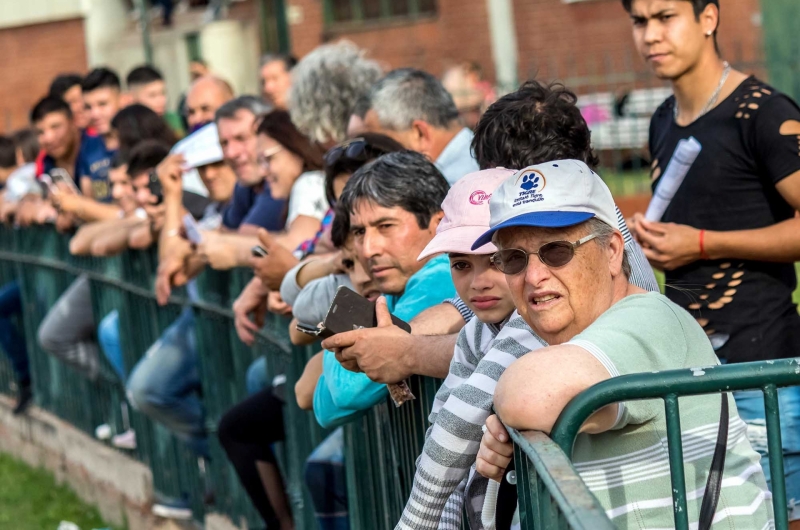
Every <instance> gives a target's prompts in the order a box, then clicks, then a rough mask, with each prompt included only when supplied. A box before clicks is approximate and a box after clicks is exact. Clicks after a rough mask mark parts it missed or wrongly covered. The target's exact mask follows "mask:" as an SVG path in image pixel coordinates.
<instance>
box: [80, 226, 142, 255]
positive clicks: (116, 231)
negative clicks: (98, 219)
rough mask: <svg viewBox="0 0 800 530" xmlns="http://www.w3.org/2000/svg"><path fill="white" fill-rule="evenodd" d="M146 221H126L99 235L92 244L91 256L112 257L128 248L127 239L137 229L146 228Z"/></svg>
mask: <svg viewBox="0 0 800 530" xmlns="http://www.w3.org/2000/svg"><path fill="white" fill-rule="evenodd" d="M146 225H147V221H146V220H144V219H139V218H130V219H126V220H125V222H124V223H120V224H119V225H112V228H111V229H110V230H108V231H106V232H104V233H102V234H99V235H98V236H97V237H96V238H95V240H94V241H93V242H92V249H91V253H92V256H114V255H116V254H119V253H120V252H122V251H123V250H125V249H126V248H128V237H129V235H130V233H131V231H133V230H135V229H136V228H137V227H140V226H146Z"/></svg>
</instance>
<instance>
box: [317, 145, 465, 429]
mask: <svg viewBox="0 0 800 530" xmlns="http://www.w3.org/2000/svg"><path fill="white" fill-rule="evenodd" d="M447 190H448V185H447V181H446V180H444V177H443V176H442V174H441V173H440V172H439V170H438V169H436V167H435V166H434V165H433V164H432V163H431V162H429V161H428V160H427V158H426V157H425V156H424V155H421V154H419V153H415V152H413V151H400V152H397V153H389V154H387V155H383V156H382V157H380V158H378V159H377V160H375V161H373V162H370V163H369V164H367V165H366V166H364V167H362V168H361V169H359V170H358V171H357V172H356V173H355V174H354V175H353V176H352V177H351V178H350V180H349V181H348V182H347V184H346V185H345V187H344V191H342V195H341V197H340V198H339V203H338V204H337V212H340V214H341V215H349V218H350V232H351V233H352V234H353V235H354V236H355V248H356V253H357V255H358V258H359V260H361V262H362V263H363V264H364V265H365V267H367V269H368V272H369V273H370V275H371V276H372V277H373V278H374V279H375V282H376V283H377V284H378V288H379V289H380V290H381V293H383V294H384V295H386V298H385V299H383V298H381V299H379V300H378V302H377V303H378V304H386V307H387V308H388V310H389V311H390V312H391V313H392V314H394V315H395V316H397V317H398V318H400V319H401V320H405V321H406V322H408V321H410V320H411V319H412V318H414V317H415V316H416V315H417V314H419V313H420V312H422V311H424V310H425V309H427V308H429V307H432V306H435V305H438V304H441V303H442V302H443V301H444V300H446V299H448V298H450V297H452V296H454V295H455V287H454V286H453V281H452V279H451V277H450V262H449V260H448V259H447V257H446V256H437V257H433V258H430V259H427V260H423V261H418V260H417V257H418V256H419V253H420V252H422V249H424V248H425V246H426V245H427V244H428V242H429V241H430V240H431V239H432V238H433V236H434V234H435V231H436V226H437V225H438V224H439V221H441V219H442V216H443V212H442V210H441V204H442V201H444V198H445V196H446V195H447ZM359 331H369V330H356V331H352V332H348V333H344V334H340V335H348V337H340V335H334V336H333V337H331V338H329V339H327V340H325V341H324V342H323V344H322V346H323V348H325V349H326V350H327V351H326V352H325V353H324V354H323V361H322V366H323V369H322V375H321V376H320V379H319V382H318V383H317V388H316V391H315V393H314V415H315V416H316V418H317V421H318V422H319V424H320V425H322V426H323V427H332V426H336V425H342V424H344V423H347V422H349V421H352V420H354V419H355V418H356V417H357V416H358V415H360V414H361V412H363V411H365V410H368V409H370V408H371V407H372V406H374V405H376V404H378V403H380V402H382V401H385V400H386V398H387V397H388V390H387V387H386V385H383V384H380V383H375V382H374V381H371V380H370V379H369V378H368V377H367V376H366V375H365V374H363V373H354V372H351V371H349V370H347V369H346V368H344V367H343V366H342V365H341V364H340V363H339V361H338V359H337V357H338V353H337V350H338V349H339V348H340V347H341V345H342V344H343V343H346V342H349V341H350V340H352V337H353V334H355V336H356V337H357V336H358V332H359ZM397 333H399V334H402V335H405V334H406V332H405V331H402V330H399V329H398V330H397ZM340 339H342V341H340Z"/></svg>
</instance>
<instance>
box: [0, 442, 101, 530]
mask: <svg viewBox="0 0 800 530" xmlns="http://www.w3.org/2000/svg"><path fill="white" fill-rule="evenodd" d="M61 521H71V522H73V523H75V524H77V525H78V527H79V528H80V529H81V530H92V529H95V528H107V527H108V528H110V527H109V525H108V524H106V523H104V522H103V520H102V519H101V518H100V514H99V513H98V512H97V510H96V509H95V508H92V507H90V506H87V505H86V504H84V503H83V502H82V501H81V500H80V499H79V498H78V496H77V495H75V493H73V492H72V490H70V489H69V488H68V487H67V486H62V485H56V481H55V479H54V478H53V475H51V474H50V473H49V472H47V471H45V470H43V469H33V468H31V467H29V466H28V465H27V464H24V463H22V462H20V461H18V460H14V459H13V458H11V457H9V456H8V455H4V454H0V528H8V529H11V528H13V529H14V530H56V529H57V528H58V524H59V523H60V522H61Z"/></svg>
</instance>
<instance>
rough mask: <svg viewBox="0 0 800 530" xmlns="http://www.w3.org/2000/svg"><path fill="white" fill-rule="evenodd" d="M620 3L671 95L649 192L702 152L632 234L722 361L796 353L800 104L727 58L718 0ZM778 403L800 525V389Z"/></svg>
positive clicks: (753, 411)
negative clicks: (689, 142)
mask: <svg viewBox="0 0 800 530" xmlns="http://www.w3.org/2000/svg"><path fill="white" fill-rule="evenodd" d="M622 3H623V6H624V7H625V9H626V10H627V11H628V12H629V13H630V15H631V19H632V21H633V36H634V41H635V44H636V46H637V48H638V50H639V52H640V53H641V55H642V56H643V57H644V59H645V60H646V61H647V63H648V65H649V66H650V67H651V68H652V69H653V71H654V72H655V74H656V75H657V76H658V77H659V78H661V79H666V80H669V81H670V83H671V84H672V88H673V91H674V96H672V97H670V98H669V99H667V100H666V101H665V102H664V103H663V104H662V105H661V106H660V107H659V108H658V110H657V111H656V112H655V114H654V115H653V118H652V122H651V124H650V152H651V156H652V180H653V187H654V189H655V188H656V187H657V186H658V185H659V179H660V177H661V176H662V175H663V174H664V171H665V170H666V167H667V165H668V164H669V161H670V159H671V158H672V156H673V153H674V152H675V148H676V146H677V144H678V142H679V141H680V140H682V139H687V138H689V137H694V138H695V139H697V141H699V142H700V144H701V145H702V150H701V151H700V154H699V156H698V158H697V160H696V161H695V162H694V164H693V165H692V166H691V168H690V169H689V172H688V173H687V175H686V178H685V179H684V181H683V183H682V185H681V186H680V188H679V189H678V191H677V193H676V194H675V196H674V198H673V199H672V202H671V203H670V205H669V207H668V208H667V209H666V211H665V212H664V215H663V217H662V218H661V222H649V221H647V220H646V219H644V217H643V216H642V215H641V214H637V215H636V216H635V217H634V223H632V231H633V232H634V233H635V235H636V237H637V238H638V240H639V241H640V242H641V243H642V246H643V247H644V251H645V254H646V255H647V257H648V259H649V260H650V263H651V264H652V265H653V266H655V267H657V268H659V269H662V270H664V271H665V274H666V282H667V285H668V288H667V292H666V294H667V296H669V298H670V299H672V301H674V302H676V303H677V304H679V305H681V306H682V307H684V308H686V309H687V310H689V311H690V312H692V314H693V315H694V316H695V318H696V319H697V320H698V322H699V323H700V324H701V325H702V326H703V328H704V329H705V331H706V333H707V335H708V336H709V338H710V339H711V342H712V344H713V346H714V347H715V349H716V352H717V355H718V356H719V357H720V359H721V360H722V361H723V362H746V361H757V360H766V359H777V358H783V357H794V356H797V355H800V316H798V312H797V306H796V305H795V304H794V303H793V302H792V291H793V290H794V289H795V287H796V284H797V279H796V275H795V270H794V265H793V263H794V262H795V261H800V218H798V217H796V215H795V212H796V211H797V210H798V209H800V108H798V106H797V104H796V103H795V102H794V101H792V100H791V99H790V98H789V97H787V96H786V95H784V94H781V93H780V92H778V91H777V90H775V89H774V88H772V87H770V86H768V85H766V84H765V83H763V82H762V81H760V80H758V79H756V78H755V77H752V76H747V75H746V74H744V73H742V72H738V71H736V70H734V69H733V68H731V66H730V65H729V64H728V63H727V62H725V61H724V60H723V59H722V58H721V56H720V52H719V49H718V47H717V42H716V34H717V28H718V24H719V21H720V11H719V2H718V0H623V2H622ZM736 398H737V399H736V401H737V406H738V408H739V411H740V413H741V416H742V418H743V419H745V420H746V421H748V423H750V424H751V427H750V428H749V429H748V435H751V443H753V447H754V448H756V449H758V450H759V451H761V452H762V454H765V452H766V429H765V428H764V407H763V398H762V397H761V393H760V392H755V393H749V392H743V393H738V395H736ZM780 398H781V430H782V434H783V447H784V455H785V467H786V481H787V495H788V498H789V503H790V506H789V509H790V517H789V518H790V520H795V522H794V524H795V525H798V528H800V507H798V509H797V512H796V513H792V512H793V511H794V504H795V501H797V502H800V389H798V387H794V388H787V389H783V390H782V391H781V393H780ZM752 435H756V436H755V437H753V436H752ZM766 462H767V460H766V459H764V461H762V464H763V465H764V471H765V472H766V473H767V476H769V468H768V466H767V465H766ZM792 528H794V526H792Z"/></svg>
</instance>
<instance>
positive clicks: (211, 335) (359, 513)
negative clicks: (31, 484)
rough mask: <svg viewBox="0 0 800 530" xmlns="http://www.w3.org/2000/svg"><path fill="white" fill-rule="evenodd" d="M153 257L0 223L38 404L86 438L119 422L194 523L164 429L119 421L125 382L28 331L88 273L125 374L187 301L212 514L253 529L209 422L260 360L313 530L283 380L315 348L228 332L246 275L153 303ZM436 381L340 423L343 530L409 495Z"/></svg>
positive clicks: (182, 461) (380, 515)
mask: <svg viewBox="0 0 800 530" xmlns="http://www.w3.org/2000/svg"><path fill="white" fill-rule="evenodd" d="M156 268H157V260H156V256H155V254H154V252H142V251H128V252H125V253H123V254H121V255H119V256H115V257H111V258H87V257H76V256H71V255H70V254H69V238H68V237H67V236H65V235H61V234H58V233H56V232H55V231H54V230H53V229H52V228H48V227H39V228H27V229H24V230H14V229H10V228H6V227H0V285H4V284H5V283H7V282H10V281H18V282H19V283H20V286H21V290H22V293H23V318H22V324H23V327H24V330H25V335H26V342H27V346H28V352H29V356H30V358H31V371H32V376H33V382H34V391H35V394H36V403H37V405H39V406H40V407H42V408H44V409H46V410H48V411H49V412H51V413H53V414H55V415H57V416H59V417H60V418H62V419H64V420H66V421H68V422H70V423H71V424H73V425H75V426H76V427H78V428H80V429H82V430H84V431H86V432H87V433H90V434H93V432H94V429H95V427H96V426H97V425H100V424H102V423H109V424H110V425H111V426H112V428H113V430H114V431H115V432H122V431H123V430H124V429H125V428H127V427H128V426H129V425H128V423H129V424H130V426H131V427H133V429H134V430H135V431H136V436H137V444H138V448H137V450H136V451H135V452H134V453H133V456H134V457H135V458H137V459H139V460H141V461H142V462H144V463H145V464H147V465H149V466H150V468H151V469H152V471H153V482H154V487H155V489H156V490H158V491H159V492H160V493H164V494H167V495H170V496H178V495H181V494H183V493H187V494H189V496H190V501H191V503H192V507H193V510H194V513H195V517H196V518H197V519H198V520H202V517H203V514H204V510H205V508H204V505H203V491H204V483H203V480H202V478H201V475H200V473H199V471H198V465H197V460H196V458H195V457H194V456H193V454H192V453H191V452H190V451H189V450H188V448H187V447H186V446H185V445H184V444H183V443H182V442H180V441H179V440H177V439H176V438H175V437H174V436H173V435H172V434H171V433H170V432H169V431H167V429H165V428H164V427H162V426H160V425H158V424H156V423H154V422H152V421H150V420H149V419H148V418H147V417H145V416H144V415H142V414H138V413H136V411H133V410H131V411H130V420H129V422H128V421H127V418H126V417H125V414H124V413H123V404H124V403H125V401H126V400H125V393H124V386H123V384H122V382H121V381H119V379H118V378H117V377H116V375H114V372H113V370H112V369H111V367H110V365H109V364H108V363H107V362H106V360H105V358H104V357H103V356H102V355H101V363H102V366H101V376H100V377H99V379H98V380H97V381H95V382H89V381H87V380H85V379H84V378H82V377H76V376H75V372H73V371H71V370H70V368H68V367H66V366H64V365H63V364H62V363H61V362H60V361H58V360H57V359H54V358H53V357H51V356H50V355H48V354H47V353H45V352H44V351H43V350H42V349H41V348H40V347H39V345H38V343H37V341H36V332H37V329H38V327H39V324H40V323H41V321H42V320H43V319H44V317H45V315H46V314H47V311H48V309H49V308H50V307H52V306H53V304H55V302H56V300H58V298H59V296H61V294H62V293H63V292H64V291H65V290H66V289H67V287H68V286H69V285H70V284H71V283H72V281H74V279H75V278H76V277H77V276H79V275H85V276H87V277H88V278H89V279H90V284H91V289H92V308H91V310H92V311H93V313H94V317H95V323H96V324H99V322H100V320H101V319H102V318H103V317H104V316H105V315H107V314H108V313H109V312H111V311H112V310H117V311H118V312H119V321H120V339H121V344H122V347H123V356H124V361H125V367H126V370H127V371H128V373H130V371H131V370H132V368H133V367H134V366H135V364H136V362H137V361H138V360H139V359H140V358H141V357H142V355H143V354H144V353H145V352H146V351H147V349H148V348H149V347H150V346H151V345H152V344H153V342H155V340H156V339H157V338H158V337H159V336H160V335H161V333H162V332H163V331H164V330H165V329H166V328H167V327H168V326H169V325H170V324H171V323H172V322H173V321H174V320H175V319H176V318H177V316H178V315H179V314H180V311H181V310H182V309H183V307H185V306H186V305H189V306H191V307H192V310H193V312H194V315H195V322H196V326H195V330H196V335H197V348H198V356H199V359H200V363H199V364H200V376H201V380H202V384H203V402H204V404H205V408H206V417H207V427H208V429H209V431H210V432H211V433H212V435H211V463H210V469H208V470H207V471H208V474H209V476H210V479H211V483H212V484H213V486H214V489H215V493H216V504H215V506H214V507H213V510H214V511H215V512H219V513H223V514H226V515H228V516H229V517H230V518H231V520H232V521H233V522H234V523H236V524H240V525H241V524H243V523H246V524H247V525H249V526H250V527H253V526H256V527H257V526H259V525H261V524H263V523H262V522H261V521H260V518H259V516H258V514H257V512H256V511H255V510H254V508H253V507H252V505H251V503H250V501H249V499H248V497H247V495H246V493H245V492H244V490H243V489H242V487H241V485H240V483H239V479H238V477H237V476H236V473H235V471H234V470H233V468H232V467H231V466H230V465H229V464H228V461H227V458H226V457H225V455H224V452H223V450H222V448H221V446H220V445H219V443H218V441H217V439H216V436H214V435H213V432H214V431H215V428H216V424H217V422H218V420H219V419H220V417H221V416H222V415H223V414H224V413H225V412H226V411H227V410H228V409H229V408H230V407H231V406H232V405H234V404H235V403H237V402H238V401H240V400H241V399H243V398H244V397H246V395H245V394H246V392H245V381H244V380H245V373H246V370H247V368H248V366H249V365H250V363H251V362H253V361H254V360H255V359H258V358H259V357H265V358H266V360H267V371H268V373H269V374H270V375H275V374H280V373H284V374H286V379H287V382H286V388H287V396H288V397H287V402H286V406H285V407H284V426H285V431H286V442H285V443H283V444H278V446H277V447H276V449H277V454H278V457H279V461H280V463H281V466H282V470H283V472H284V477H285V479H286V485H287V489H288V492H289V497H290V500H291V503H292V506H293V509H294V513H295V523H296V528H298V529H312V528H316V521H315V519H314V516H313V508H312V504H311V499H310V497H309V495H308V492H307V488H306V487H305V485H304V480H303V472H304V466H305V460H306V458H307V457H308V455H309V454H310V453H311V451H312V450H313V449H314V448H315V447H316V446H317V445H318V444H319V443H320V442H321V441H322V440H323V439H324V437H325V436H326V435H327V434H328V431H326V430H323V429H321V428H320V427H319V426H318V424H317V422H316V420H315V419H314V416H313V414H312V413H310V412H308V411H303V410H300V408H299V407H298V406H297V403H296V401H295V400H294V399H293V397H292V396H293V392H292V390H293V388H294V384H295V383H296V382H297V380H298V379H299V377H300V375H301V374H302V371H303V368H304V367H305V363H306V361H307V360H308V359H309V358H310V356H311V355H313V354H314V353H316V351H318V350H319V347H318V345H314V346H309V347H305V348H299V347H295V346H292V345H291V344H290V342H289V337H288V320H287V319H286V318H283V317H278V316H275V315H271V316H269V317H268V321H267V323H266V325H265V327H264V328H263V329H262V330H261V332H260V333H259V335H258V339H257V342H256V344H255V345H254V346H253V347H252V348H251V347H247V346H245V345H244V344H243V343H242V342H241V341H240V340H239V339H238V337H237V336H236V332H235V330H234V327H233V322H232V319H233V314H232V312H231V310H230V307H231V305H232V304H233V301H234V300H235V299H236V297H237V296H238V295H239V293H240V292H241V290H242V289H243V287H244V286H245V285H246V283H247V281H248V280H249V278H250V276H251V273H250V271H247V270H234V271H230V272H219V271H211V270H208V271H206V272H204V273H203V274H202V275H200V276H199V277H198V278H197V285H198V291H199V295H200V297H199V299H198V300H194V301H189V300H188V298H187V296H186V293H185V292H184V291H182V290H177V291H176V292H175V293H174V296H173V297H172V298H171V299H170V303H169V304H168V305H166V306H164V307H161V306H158V305H157V304H156V301H155V297H154V294H153V288H152V286H153V282H154V279H155V271H156ZM12 381H13V374H12V372H11V369H10V366H9V364H8V362H7V361H6V360H5V356H4V355H0V392H8V391H9V390H10V389H11V387H12ZM438 386H439V385H438V382H437V381H435V380H433V379H428V378H413V379H412V381H411V388H412V390H413V391H414V393H415V395H416V396H417V400H416V401H414V402H412V403H409V404H406V405H405V406H403V407H401V408H400V409H395V407H394V405H391V404H390V403H385V404H381V405H379V406H377V407H375V408H373V409H372V410H370V411H368V412H367V413H366V414H365V415H364V416H362V417H361V418H360V419H359V420H357V421H355V422H353V423H351V424H350V425H348V426H347V427H346V428H345V435H346V438H345V440H346V442H345V456H346V471H347V477H348V494H349V495H348V496H349V503H350V518H351V528H353V529H354V530H359V529H363V530H374V529H387V530H389V529H391V528H393V527H394V525H395V523H396V522H397V521H398V520H399V518H400V513H401V512H402V508H403V506H404V505H405V501H406V499H407V498H408V495H409V493H410V491H411V483H412V481H413V476H414V467H415V461H416V458H417V456H418V455H419V454H420V452H421V450H422V443H423V441H424V436H425V431H426V429H427V427H428V421H427V418H428V415H429V413H430V407H431V405H432V403H433V396H434V394H435V391H436V389H437V388H438Z"/></svg>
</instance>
